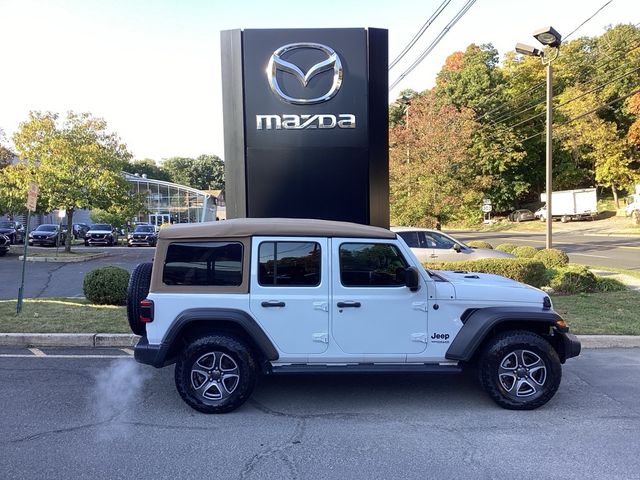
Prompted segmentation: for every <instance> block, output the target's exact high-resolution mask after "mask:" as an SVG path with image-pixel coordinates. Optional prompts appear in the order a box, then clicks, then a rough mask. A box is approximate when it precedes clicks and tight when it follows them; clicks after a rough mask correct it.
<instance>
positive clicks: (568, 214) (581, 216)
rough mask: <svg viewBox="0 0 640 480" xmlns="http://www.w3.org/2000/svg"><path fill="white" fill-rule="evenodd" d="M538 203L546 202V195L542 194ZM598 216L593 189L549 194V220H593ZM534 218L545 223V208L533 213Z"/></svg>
mask: <svg viewBox="0 0 640 480" xmlns="http://www.w3.org/2000/svg"><path fill="white" fill-rule="evenodd" d="M540 201H541V202H545V203H546V201H547V195H546V194H545V193H542V194H541V195H540ZM597 214H598V196H597V193H596V189H595V188H581V189H578V190H562V191H560V192H552V193H551V218H552V219H554V218H556V219H560V221H562V222H569V221H571V220H593V219H594V217H595V216H596V215H597ZM535 216H536V217H537V218H539V219H540V220H542V221H543V222H545V221H546V220H547V206H546V205H544V206H543V207H542V208H540V209H538V210H537V211H536V212H535Z"/></svg>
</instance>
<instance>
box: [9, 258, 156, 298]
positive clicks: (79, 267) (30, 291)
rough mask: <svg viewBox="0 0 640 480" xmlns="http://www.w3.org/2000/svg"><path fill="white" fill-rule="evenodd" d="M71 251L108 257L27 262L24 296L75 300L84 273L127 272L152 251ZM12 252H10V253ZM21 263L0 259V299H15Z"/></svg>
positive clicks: (79, 294)
mask: <svg viewBox="0 0 640 480" xmlns="http://www.w3.org/2000/svg"><path fill="white" fill-rule="evenodd" d="M73 250H74V251H78V252H80V251H82V252H86V251H88V252H106V253H108V256H106V257H102V258H96V259H94V260H89V261H87V262H80V263H46V262H27V266H26V273H25V297H27V298H40V297H79V296H83V294H82V281H83V279H84V276H85V274H86V273H87V272H89V271H91V270H93V269H94V268H98V267H105V266H108V265H115V266H118V267H122V268H124V269H126V270H128V271H131V270H133V269H134V268H135V266H136V265H137V264H139V263H142V262H150V261H151V260H152V259H153V255H154V252H155V248H150V247H135V248H128V247H108V248H97V247H83V246H78V247H76V246H74V247H73ZM29 251H34V252H36V251H40V252H53V251H54V249H52V248H30V249H29ZM12 253H14V252H12ZM21 274H22V262H21V261H19V260H18V255H17V254H15V253H14V254H12V255H9V256H5V257H0V300H8V299H11V298H17V297H18V288H19V287H20V276H21Z"/></svg>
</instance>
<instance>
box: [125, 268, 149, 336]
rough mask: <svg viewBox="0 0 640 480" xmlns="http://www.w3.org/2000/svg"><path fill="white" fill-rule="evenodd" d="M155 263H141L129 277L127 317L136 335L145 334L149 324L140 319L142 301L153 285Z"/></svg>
mask: <svg viewBox="0 0 640 480" xmlns="http://www.w3.org/2000/svg"><path fill="white" fill-rule="evenodd" d="M152 267H153V263H151V262H148V263H141V264H139V265H138V266H137V267H136V268H134V270H133V272H131V277H129V286H128V287H127V319H128V320H129V326H130V327H131V331H132V332H133V333H135V334H136V335H145V334H146V333H147V326H146V324H145V323H143V322H141V321H140V301H141V300H144V299H145V298H147V295H148V294H149V286H150V285H151V269H152Z"/></svg>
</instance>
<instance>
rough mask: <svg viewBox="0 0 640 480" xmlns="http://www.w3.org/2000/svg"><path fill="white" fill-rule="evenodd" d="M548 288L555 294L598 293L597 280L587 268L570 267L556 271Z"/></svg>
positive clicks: (580, 266)
mask: <svg viewBox="0 0 640 480" xmlns="http://www.w3.org/2000/svg"><path fill="white" fill-rule="evenodd" d="M549 286H550V287H551V288H553V289H554V290H555V291H556V292H557V293H566V294H575V293H591V292H597V291H598V279H597V278H596V276H595V275H594V273H593V272H592V271H591V270H589V269H588V268H587V267H585V266H582V265H572V266H570V267H563V268H559V269H557V270H556V273H555V275H554V276H553V277H552V278H551V281H550V283H549Z"/></svg>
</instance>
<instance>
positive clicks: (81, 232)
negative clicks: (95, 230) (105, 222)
mask: <svg viewBox="0 0 640 480" xmlns="http://www.w3.org/2000/svg"><path fill="white" fill-rule="evenodd" d="M88 231H89V225H87V224H86V223H74V224H73V238H75V239H76V240H77V239H79V238H84V237H85V235H86V234H87V232H88Z"/></svg>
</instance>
